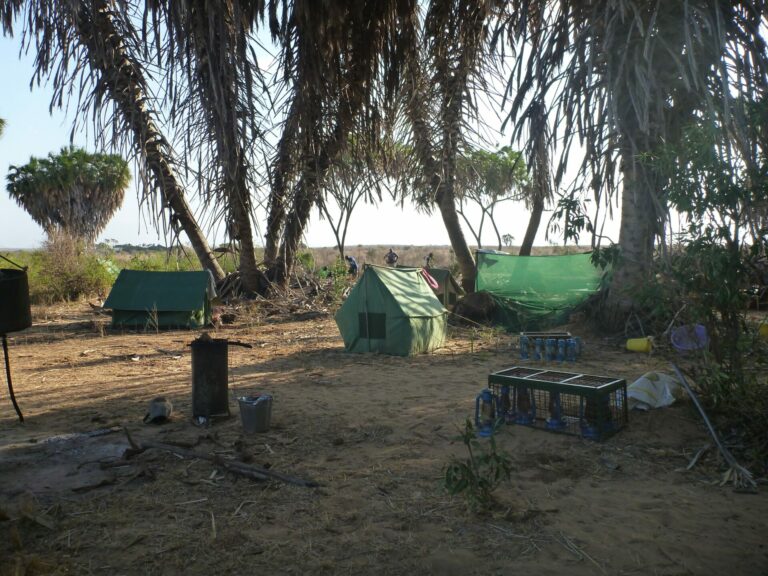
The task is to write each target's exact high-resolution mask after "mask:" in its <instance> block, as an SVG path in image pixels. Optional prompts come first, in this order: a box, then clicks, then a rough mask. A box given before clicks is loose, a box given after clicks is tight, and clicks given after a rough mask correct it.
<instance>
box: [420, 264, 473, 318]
mask: <svg viewBox="0 0 768 576" xmlns="http://www.w3.org/2000/svg"><path fill="white" fill-rule="evenodd" d="M427 272H428V273H429V275H430V276H432V278H434V279H435V282H437V288H433V289H432V291H433V292H434V293H435V296H437V299H438V300H440V304H442V305H443V306H445V307H446V308H447V309H448V310H452V309H453V306H454V305H455V304H456V301H457V300H458V299H459V296H461V295H462V294H464V290H462V289H461V286H459V283H458V282H457V281H456V278H454V277H453V274H451V271H450V270H448V269H447V268H429V269H427Z"/></svg>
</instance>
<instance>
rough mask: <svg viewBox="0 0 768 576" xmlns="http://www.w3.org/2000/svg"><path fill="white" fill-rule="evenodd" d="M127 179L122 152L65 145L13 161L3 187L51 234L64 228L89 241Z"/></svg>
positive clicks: (120, 199)
mask: <svg viewBox="0 0 768 576" xmlns="http://www.w3.org/2000/svg"><path fill="white" fill-rule="evenodd" d="M130 179H131V176H130V172H129V171H128V163H127V162H126V161H125V160H123V159H122V158H121V157H120V156H116V155H106V154H89V153H88V152H86V151H85V150H82V149H78V148H64V149H63V150H62V151H61V153H60V154H53V153H51V154H49V155H48V157H47V158H42V159H38V158H31V159H30V161H29V163H27V164H25V165H24V166H11V169H10V172H9V173H8V185H7V190H8V194H9V195H10V196H11V198H13V199H14V200H16V202H17V203H18V204H19V206H21V207H22V208H24V210H26V211H27V212H28V213H29V215H30V216H32V219H33V220H34V221H35V222H37V223H38V224H40V226H42V227H43V230H45V232H46V234H48V236H49V237H52V236H54V235H55V234H56V233H57V232H63V233H66V234H67V235H69V236H72V237H75V238H81V239H83V240H85V241H86V242H89V243H92V242H93V241H94V240H95V239H96V237H97V236H98V235H99V233H100V232H101V231H102V230H103V229H104V227H105V226H106V225H107V223H108V222H109V221H110V219H111V218H112V216H113V215H114V213H115V212H116V211H117V209H118V208H120V205H121V204H122V203H123V197H124V194H125V189H126V187H127V186H128V183H129V182H130Z"/></svg>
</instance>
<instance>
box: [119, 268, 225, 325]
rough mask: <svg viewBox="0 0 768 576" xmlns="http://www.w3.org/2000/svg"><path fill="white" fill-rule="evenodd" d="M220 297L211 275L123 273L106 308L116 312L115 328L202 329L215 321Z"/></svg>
mask: <svg viewBox="0 0 768 576" xmlns="http://www.w3.org/2000/svg"><path fill="white" fill-rule="evenodd" d="M215 296H216V292H215V288H214V285H213V278H212V277H211V275H210V274H209V273H208V272H205V271H203V272H148V271H144V270H121V271H120V275H119V276H118V277H117V280H116V281H115V284H114V285H113V286H112V290H111V291H110V293H109V297H107V300H106V301H105V302H104V308H110V309H112V326H116V327H117V326H119V327H131V328H147V327H150V328H155V327H157V328H170V327H182V326H184V327H188V328H198V327H200V326H205V325H206V324H208V323H209V322H210V321H211V300H212V299H213V298H214V297H215Z"/></svg>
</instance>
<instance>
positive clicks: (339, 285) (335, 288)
mask: <svg viewBox="0 0 768 576" xmlns="http://www.w3.org/2000/svg"><path fill="white" fill-rule="evenodd" d="M329 275H330V277H331V281H332V285H331V286H332V289H331V291H332V294H333V299H334V300H335V301H339V300H341V297H342V296H343V294H344V291H345V290H346V289H347V286H348V284H349V268H348V267H347V263H346V262H345V261H344V260H342V259H341V258H337V259H336V261H335V262H334V263H333V266H331V269H330V270H329Z"/></svg>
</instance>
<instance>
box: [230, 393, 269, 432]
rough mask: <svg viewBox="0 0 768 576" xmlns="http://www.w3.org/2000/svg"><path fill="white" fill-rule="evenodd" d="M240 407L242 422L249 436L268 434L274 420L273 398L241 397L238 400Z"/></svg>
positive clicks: (259, 396)
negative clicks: (258, 433)
mask: <svg viewBox="0 0 768 576" xmlns="http://www.w3.org/2000/svg"><path fill="white" fill-rule="evenodd" d="M237 402H238V404H239V405H240V420H241V422H242V423H243V430H244V431H245V432H246V433H247V434H253V433H255V432H268V431H269V423H270V420H271V419H272V396H270V395H269V394H259V395H257V396H241V397H239V398H238V399H237Z"/></svg>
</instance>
